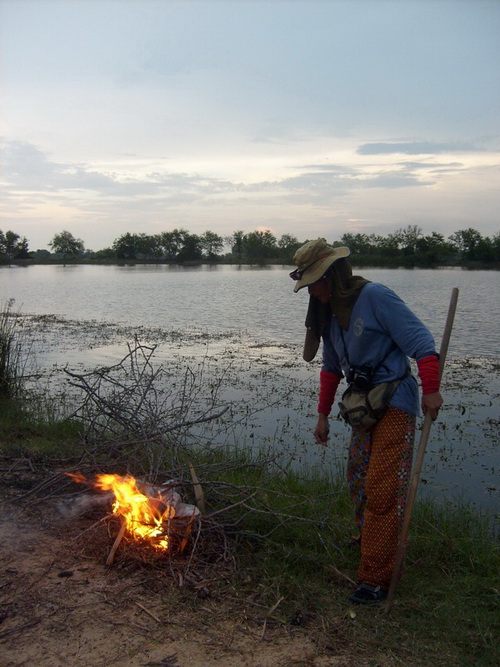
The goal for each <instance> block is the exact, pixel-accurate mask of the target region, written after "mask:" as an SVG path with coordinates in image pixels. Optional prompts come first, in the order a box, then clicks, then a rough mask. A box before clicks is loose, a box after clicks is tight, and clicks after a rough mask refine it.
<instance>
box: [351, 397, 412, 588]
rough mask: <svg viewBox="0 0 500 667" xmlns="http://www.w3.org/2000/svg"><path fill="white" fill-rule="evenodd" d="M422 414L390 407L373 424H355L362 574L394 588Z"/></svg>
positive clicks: (353, 440)
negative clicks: (418, 416) (418, 418)
mask: <svg viewBox="0 0 500 667" xmlns="http://www.w3.org/2000/svg"><path fill="white" fill-rule="evenodd" d="M415 422H416V419H415V417H414V416H413V415H410V414H408V413H406V412H403V411H402V410H398V409H397V408H388V409H387V411H386V413H385V414H384V416H383V417H382V419H380V421H379V422H377V424H375V426H374V427H373V428H371V429H362V430H353V432H352V437H351V442H350V446H349V461H348V469H347V474H348V482H349V493H350V495H351V498H352V500H353V502H354V507H355V521H356V523H357V525H358V527H359V529H360V531H361V563H360V566H359V570H358V580H359V582H360V583H361V582H363V583H365V584H370V585H371V586H380V587H381V588H384V589H388V588H389V585H390V582H391V577H392V571H393V569H394V564H395V561H396V553H397V547H398V539H399V533H400V530H401V526H402V520H403V516H404V508H405V504H406V498H407V495H408V487H409V482H410V474H411V464H412V456H413V443H414V441H415Z"/></svg>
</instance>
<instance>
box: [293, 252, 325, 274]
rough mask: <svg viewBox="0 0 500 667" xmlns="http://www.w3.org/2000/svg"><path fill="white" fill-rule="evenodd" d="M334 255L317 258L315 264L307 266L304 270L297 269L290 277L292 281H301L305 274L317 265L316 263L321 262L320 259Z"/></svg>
mask: <svg viewBox="0 0 500 667" xmlns="http://www.w3.org/2000/svg"><path fill="white" fill-rule="evenodd" d="M331 254H332V253H327V254H326V255H321V257H317V258H316V259H315V260H314V261H313V262H311V263H310V264H308V265H307V266H305V267H304V268H303V269H295V271H292V272H291V273H290V274H289V275H290V278H291V279H292V280H301V278H302V276H303V275H304V273H305V272H306V271H307V269H310V268H311V266H312V265H313V264H316V262H319V260H320V259H325V258H326V257H330V255H331Z"/></svg>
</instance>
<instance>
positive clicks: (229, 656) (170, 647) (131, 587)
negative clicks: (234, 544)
mask: <svg viewBox="0 0 500 667" xmlns="http://www.w3.org/2000/svg"><path fill="white" fill-rule="evenodd" d="M3 481H5V480H3ZM15 486H16V485H12V484H11V483H9V484H7V485H6V486H3V490H2V492H1V496H2V498H1V503H0V563H1V571H2V578H1V579H0V665H1V667H10V666H14V665H15V666H20V665H26V666H30V667H32V666H36V667H44V666H47V667H49V666H50V667H58V666H59V665H61V666H62V665H74V666H80V665H81V666H85V667H98V666H100V665H130V666H131V667H132V666H139V665H140V666H142V665H166V666H169V667H202V666H203V667H204V666H207V667H209V666H211V665H216V664H217V665H220V666H222V667H224V666H226V665H227V666H231V667H238V666H239V665H245V666H255V667H257V666H258V667H267V666H269V667H271V666H273V667H285V666H286V667H290V666H306V665H307V666H310V667H313V666H314V667H321V666H325V665H339V666H342V667H350V666H352V665H354V664H357V665H359V664H363V663H360V662H359V660H356V661H355V660H354V658H353V657H350V656H349V655H348V654H347V653H346V650H345V646H342V644H340V646H338V645H335V644H327V645H326V646H325V644H324V642H323V643H322V645H319V644H318V642H316V641H315V640H314V633H313V632H312V633H311V631H310V629H308V628H304V627H300V625H297V626H295V625H292V624H286V625H283V624H279V623H276V622H275V621H273V620H272V618H271V616H270V614H269V611H270V610H269V609H265V608H264V607H262V606H261V605H258V604H255V603H253V602H252V601H251V600H249V599H245V598H244V597H241V596H238V594H237V593H236V591H234V590H233V591H232V590H231V588H230V586H229V585H227V581H226V584H225V585H224V586H223V587H221V586H220V585H219V584H220V581H221V577H222V579H223V578H224V573H223V572H221V571H220V568H219V567H218V566H214V567H213V568H212V571H210V569H209V568H207V567H205V568H204V570H203V571H202V572H201V573H200V572H192V575H191V576H190V578H189V581H187V580H186V579H185V577H184V576H183V575H182V572H183V571H184V572H186V568H185V567H184V568H183V569H179V570H178V571H176V570H175V569H174V570H173V569H172V567H170V568H165V567H163V568H160V567H156V566H150V565H148V564H145V563H144V562H142V563H140V562H137V561H134V559H131V558H130V557H129V558H123V556H121V557H120V553H119V552H120V549H119V550H118V552H117V556H116V558H115V562H114V563H113V564H112V565H110V566H107V565H106V557H107V555H108V554H109V549H110V547H111V545H112V544H113V536H112V535H109V534H107V528H106V529H104V528H103V526H104V523H103V522H101V523H100V524H99V525H100V529H99V530H97V528H95V523H96V517H95V516H94V517H79V518H77V519H74V518H73V519H71V521H68V519H65V518H63V517H62V516H61V515H60V514H59V512H58V511H57V505H56V504H55V502H51V501H50V500H48V501H47V500H45V501H44V502H43V503H40V502H38V501H36V500H35V498H34V497H31V498H30V497H29V493H28V497H27V494H26V491H25V490H24V491H23V490H22V489H19V488H15ZM320 644H321V643H320Z"/></svg>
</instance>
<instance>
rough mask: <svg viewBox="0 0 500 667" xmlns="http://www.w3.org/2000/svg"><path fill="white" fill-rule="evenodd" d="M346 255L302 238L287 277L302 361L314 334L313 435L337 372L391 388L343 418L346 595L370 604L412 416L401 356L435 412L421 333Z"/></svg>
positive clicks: (399, 497) (382, 585)
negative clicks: (354, 576) (300, 322)
mask: <svg viewBox="0 0 500 667" xmlns="http://www.w3.org/2000/svg"><path fill="white" fill-rule="evenodd" d="M349 255H350V250H349V248H347V247H345V246H341V247H332V246H330V245H328V244H327V243H326V241H325V240H324V239H316V240H314V241H309V242H308V243H306V244H305V245H303V246H302V247H301V248H299V249H298V250H297V252H296V253H295V255H294V263H295V265H296V267H297V268H296V269H295V270H294V271H292V272H291V274H290V277H291V278H292V279H293V280H294V281H295V287H294V292H298V291H299V290H301V289H303V288H304V287H307V288H308V292H309V295H310V298H309V307H308V310H307V316H306V328H307V331H306V339H305V343H304V351H303V357H304V359H305V360H306V361H312V359H314V357H315V356H316V353H317V351H318V349H319V344H320V341H322V342H323V350H322V354H323V365H322V368H321V371H320V378H319V379H320V382H319V399H318V419H317V423H316V427H315V429H314V437H315V440H316V442H317V443H318V444H320V445H323V446H326V445H327V443H328V433H329V426H328V416H329V414H330V412H331V409H332V406H333V402H334V400H335V395H336V392H337V388H338V385H339V383H340V381H341V379H342V378H343V377H346V379H347V382H348V384H349V387H350V388H353V389H354V390H355V391H357V390H358V389H359V388H360V387H361V386H363V387H364V390H367V389H368V388H373V387H377V386H379V385H383V387H391V390H390V392H389V393H390V394H391V395H390V398H389V400H388V404H387V407H386V408H385V410H383V411H381V412H382V415H381V416H380V417H379V419H378V420H377V421H376V422H375V423H373V424H371V425H368V426H365V425H361V426H359V425H355V426H353V428H352V433H351V439H350V444H349V453H348V465H347V473H348V486H349V494H350V496H351V499H352V501H353V503H354V518H355V522H356V525H357V527H358V531H359V534H358V535H357V537H356V541H357V543H359V545H360V547H361V560H360V565H359V569H358V588H357V589H356V591H354V592H353V594H352V595H351V596H350V597H349V600H350V601H351V602H353V603H357V604H368V605H373V604H380V603H381V602H383V601H384V600H385V599H386V597H387V593H388V589H389V586H390V582H391V578H392V572H393V569H394V565H395V561H396V553H397V548H398V540H399V534H400V531H401V527H402V521H403V516H404V508H405V503H406V497H407V493H408V487H409V482H410V473H411V464H412V456H413V445H414V440H415V424H416V417H417V416H418V415H419V414H420V406H419V388H418V383H417V380H416V378H415V377H414V375H413V374H412V373H411V369H410V364H409V358H412V359H414V360H415V361H416V364H417V368H418V375H419V378H420V382H421V389H422V399H421V408H422V410H423V412H424V413H429V414H430V416H431V418H432V419H433V420H434V419H436V417H437V415H438V412H439V408H440V407H441V405H442V403H443V399H442V396H441V394H440V392H439V356H438V354H437V353H436V350H435V344H434V340H433V337H432V335H431V333H430V331H429V330H428V329H427V327H426V326H425V325H424V324H423V323H422V322H421V321H420V320H419V318H418V317H417V316H416V315H415V314H414V313H413V312H412V311H411V310H410V309H409V308H408V306H407V305H406V304H405V303H404V302H403V301H402V300H401V299H400V298H399V296H397V295H396V294H395V293H394V292H393V291H392V290H391V289H389V288H388V287H386V286H384V285H381V284H378V283H373V282H370V281H368V280H366V279H364V278H362V277H361V276H354V275H353V274H352V268H351V265H350V263H349V261H348V260H347V257H348V256H349ZM384 383H387V384H384ZM381 388H382V387H381ZM364 390H363V391H364Z"/></svg>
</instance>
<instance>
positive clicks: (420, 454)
mask: <svg viewBox="0 0 500 667" xmlns="http://www.w3.org/2000/svg"><path fill="white" fill-rule="evenodd" d="M457 300H458V288H457V287H454V288H453V289H452V291H451V299H450V305H449V308H448V317H447V318H446V324H445V327H444V333H443V339H442V341H441V349H440V350H439V377H440V378H441V377H442V376H443V370H444V364H445V361H446V355H447V353H448V345H449V342H450V336H451V330H452V328H453V320H454V319H455V311H456V309H457ZM431 426H432V419H431V416H430V415H429V413H427V414H426V415H425V419H424V425H423V427H422V433H421V435H420V443H419V446H418V451H417V457H416V459H415V465H414V470H413V475H412V479H411V485H410V490H409V493H408V500H407V501H406V507H405V514H404V518H403V527H402V529H401V535H400V536H399V543H398V550H397V554H396V563H395V565H394V570H393V573H392V579H391V585H390V587H389V593H388V594H387V601H386V605H385V613H386V614H387V613H388V612H389V611H390V610H391V607H392V604H393V601H394V595H395V594H396V588H397V585H398V582H399V578H400V573H401V565H402V563H403V558H404V554H405V549H406V538H407V535H408V529H409V527H410V520H411V514H412V511H413V505H414V503H415V497H416V495H417V488H418V483H419V481H420V472H421V470H422V464H423V461H424V456H425V449H426V447H427V441H428V439H429V433H430V430H431Z"/></svg>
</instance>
